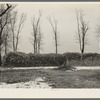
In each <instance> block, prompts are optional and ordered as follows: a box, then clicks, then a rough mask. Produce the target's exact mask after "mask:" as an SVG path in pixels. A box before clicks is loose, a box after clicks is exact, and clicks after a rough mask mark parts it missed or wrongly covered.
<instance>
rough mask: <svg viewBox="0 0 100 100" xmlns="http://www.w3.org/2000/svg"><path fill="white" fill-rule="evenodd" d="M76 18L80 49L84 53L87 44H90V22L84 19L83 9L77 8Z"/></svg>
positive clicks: (77, 38)
mask: <svg viewBox="0 0 100 100" xmlns="http://www.w3.org/2000/svg"><path fill="white" fill-rule="evenodd" d="M76 18H77V32H76V40H77V41H78V43H79V46H80V51H81V53H82V54H83V53H84V50H85V46H86V45H87V44H88V38H87V31H88V29H89V28H88V23H86V21H85V20H84V12H83V11H82V10H76Z"/></svg>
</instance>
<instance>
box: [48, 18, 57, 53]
mask: <svg viewBox="0 0 100 100" xmlns="http://www.w3.org/2000/svg"><path fill="white" fill-rule="evenodd" d="M48 20H49V22H50V25H51V27H52V30H53V33H54V41H55V48H56V51H55V52H56V54H57V53H58V26H57V25H58V22H57V20H55V18H54V17H53V21H52V20H51V17H48Z"/></svg>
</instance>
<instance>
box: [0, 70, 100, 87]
mask: <svg viewBox="0 0 100 100" xmlns="http://www.w3.org/2000/svg"><path fill="white" fill-rule="evenodd" d="M39 77H40V78H43V79H44V80H43V82H44V83H47V84H48V85H49V86H50V87H51V88H100V70H96V69H95V70H77V71H64V70H58V69H17V70H15V69H9V70H2V71H0V81H1V83H7V84H10V85H11V84H12V85H13V84H15V83H18V84H19V83H23V82H24V83H26V82H30V81H31V82H33V81H35V80H36V79H37V78H39ZM37 84H38V83H37ZM17 88H18V87H17ZM29 88H30V87H29ZM33 88H34V87H33Z"/></svg>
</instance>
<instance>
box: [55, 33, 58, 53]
mask: <svg viewBox="0 0 100 100" xmlns="http://www.w3.org/2000/svg"><path fill="white" fill-rule="evenodd" d="M55 45H56V54H57V53H58V48H57V47H58V45H57V33H55Z"/></svg>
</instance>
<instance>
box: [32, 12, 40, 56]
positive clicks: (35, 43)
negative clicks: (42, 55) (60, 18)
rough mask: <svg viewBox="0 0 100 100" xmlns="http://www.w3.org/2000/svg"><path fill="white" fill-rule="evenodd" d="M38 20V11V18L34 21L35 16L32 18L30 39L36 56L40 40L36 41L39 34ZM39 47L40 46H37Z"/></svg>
mask: <svg viewBox="0 0 100 100" xmlns="http://www.w3.org/2000/svg"><path fill="white" fill-rule="evenodd" d="M40 19H41V12H40V11H39V16H38V18H37V19H36V17H35V16H33V18H32V28H33V32H32V38H31V40H32V41H31V43H32V45H33V47H34V54H38V42H40V40H39V39H38V32H39V27H40ZM39 45H40V44H39Z"/></svg>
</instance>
